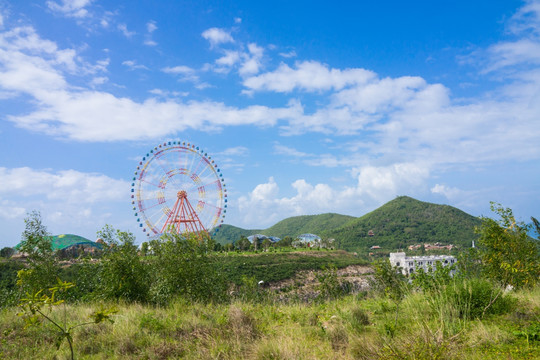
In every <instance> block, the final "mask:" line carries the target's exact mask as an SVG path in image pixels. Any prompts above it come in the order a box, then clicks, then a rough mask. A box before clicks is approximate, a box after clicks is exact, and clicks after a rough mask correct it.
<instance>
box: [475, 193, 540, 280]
mask: <svg viewBox="0 0 540 360" xmlns="http://www.w3.org/2000/svg"><path fill="white" fill-rule="evenodd" d="M491 210H492V211H493V212H495V213H496V214H497V215H499V217H500V219H499V220H494V219H490V218H487V217H483V218H482V225H481V226H480V228H478V229H477V233H478V234H480V238H479V245H480V247H479V253H480V258H481V260H482V264H483V270H484V272H485V274H486V275H487V276H488V277H489V278H491V279H493V280H496V281H497V282H499V283H500V284H501V285H502V286H503V287H507V286H508V285H511V286H513V287H514V288H521V287H530V286H534V284H536V283H537V282H538V278H539V275H540V256H539V247H538V242H537V241H535V240H532V239H531V238H530V237H529V236H528V230H529V227H528V226H527V225H525V224H524V223H522V222H517V221H516V219H515V217H514V215H513V213H512V210H511V209H509V208H503V207H502V206H501V205H500V204H497V203H494V202H491Z"/></svg>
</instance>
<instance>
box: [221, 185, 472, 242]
mask: <svg viewBox="0 0 540 360" xmlns="http://www.w3.org/2000/svg"><path fill="white" fill-rule="evenodd" d="M478 225H480V219H479V218H477V217H474V216H472V215H469V214H467V213H465V212H463V211H461V210H459V209H457V208H455V207H452V206H449V205H438V204H432V203H428V202H423V201H419V200H416V199H413V198H411V197H408V196H399V197H397V198H395V199H394V200H392V201H389V202H388V203H386V204H384V205H383V206H381V207H379V208H377V209H376V210H374V211H372V212H370V213H368V214H366V215H364V216H362V217H359V218H355V217H352V216H347V215H340V214H332V213H328V214H321V215H304V216H294V217H290V218H287V219H284V220H282V221H280V222H278V223H277V224H275V225H273V226H271V227H269V228H268V229H264V230H245V229H242V228H238V227H235V226H231V225H223V226H222V227H221V229H220V231H219V232H218V233H217V235H216V236H215V239H216V241H218V242H220V243H222V244H225V243H230V242H234V241H236V240H238V239H240V237H241V236H249V235H252V234H264V235H267V236H277V237H281V238H283V237H285V236H291V237H296V236H298V235H300V234H303V233H313V234H317V235H319V236H321V237H323V238H334V239H335V240H336V245H337V247H338V248H340V249H345V250H366V249H368V248H369V247H371V246H374V245H379V246H381V247H382V248H383V249H387V250H394V249H400V248H401V249H405V248H406V247H407V246H409V245H411V244H417V243H424V242H428V243H435V242H440V243H443V244H454V245H459V246H462V247H468V246H470V245H471V242H472V240H474V239H476V238H477V236H476V234H475V233H474V227H475V226H478ZM370 230H372V231H373V236H369V232H370Z"/></svg>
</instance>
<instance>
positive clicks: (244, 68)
mask: <svg viewBox="0 0 540 360" xmlns="http://www.w3.org/2000/svg"><path fill="white" fill-rule="evenodd" d="M248 50H249V53H245V54H243V58H244V61H243V63H242V65H241V66H240V69H239V70H238V73H239V74H240V75H241V76H249V75H253V74H256V73H258V72H259V69H260V67H261V59H262V57H263V54H264V49H263V48H262V47H259V46H257V44H253V43H252V44H249V45H248Z"/></svg>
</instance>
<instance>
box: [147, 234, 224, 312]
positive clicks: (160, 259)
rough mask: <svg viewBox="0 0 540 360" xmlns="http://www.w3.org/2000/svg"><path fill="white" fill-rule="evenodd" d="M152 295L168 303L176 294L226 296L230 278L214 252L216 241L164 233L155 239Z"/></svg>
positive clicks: (214, 298)
mask: <svg viewBox="0 0 540 360" xmlns="http://www.w3.org/2000/svg"><path fill="white" fill-rule="evenodd" d="M151 247H152V251H153V253H154V256H155V258H154V259H153V261H152V262H151V265H150V266H151V268H152V275H153V281H152V287H151V289H150V292H151V299H152V301H153V302H155V303H158V304H166V303H168V302H170V301H171V300H172V299H173V298H174V297H175V296H182V297H184V298H186V299H188V300H195V301H203V302H211V301H214V302H219V301H224V300H226V299H227V281H226V279H225V278H224V276H223V273H222V271H221V269H220V268H219V266H218V264H217V262H216V261H215V258H214V256H213V255H212V254H211V250H212V248H213V243H212V241H211V240H209V239H206V240H203V241H201V240H200V239H198V238H197V237H195V236H192V235H188V236H184V235H180V234H164V235H163V236H162V237H161V239H159V240H155V241H152V244H151Z"/></svg>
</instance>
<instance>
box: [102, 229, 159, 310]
mask: <svg viewBox="0 0 540 360" xmlns="http://www.w3.org/2000/svg"><path fill="white" fill-rule="evenodd" d="M97 235H98V237H100V238H102V239H103V241H104V242H105V244H107V246H108V249H106V250H105V254H104V255H103V258H102V261H101V267H100V272H99V289H98V291H99V292H100V295H102V296H103V297H106V298H112V299H124V300H128V301H146V300H147V299H148V291H149V288H150V282H149V271H148V266H147V264H146V263H145V262H143V261H142V259H141V257H140V256H139V254H138V249H137V246H136V245H135V244H134V242H135V237H134V236H133V234H132V233H130V232H126V231H120V230H115V229H114V228H113V227H112V226H110V225H105V226H104V227H103V229H102V230H100V231H98V234H97Z"/></svg>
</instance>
